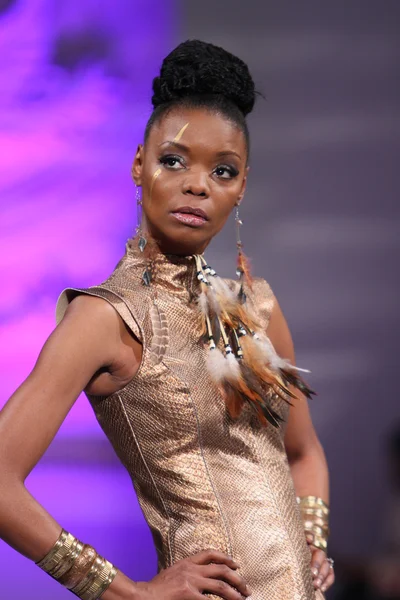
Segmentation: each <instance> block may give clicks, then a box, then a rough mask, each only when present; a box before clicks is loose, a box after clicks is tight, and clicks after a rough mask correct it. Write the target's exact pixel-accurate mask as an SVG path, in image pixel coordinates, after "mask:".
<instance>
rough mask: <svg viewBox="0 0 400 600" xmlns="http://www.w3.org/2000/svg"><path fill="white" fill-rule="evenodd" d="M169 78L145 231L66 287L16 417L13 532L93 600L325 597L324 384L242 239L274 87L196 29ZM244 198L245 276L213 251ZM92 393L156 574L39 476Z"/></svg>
mask: <svg viewBox="0 0 400 600" xmlns="http://www.w3.org/2000/svg"><path fill="white" fill-rule="evenodd" d="M153 91H154V95H153V99H152V101H153V105H154V112H153V114H152V116H151V118H150V120H149V122H148V124H147V127H146V131H145V141H144V145H140V146H139V147H138V150H137V153H136V156H135V159H134V164H133V168H132V175H133V178H134V181H135V183H136V185H137V186H139V187H141V188H142V194H141V199H140V196H139V197H138V202H139V205H140V206H141V207H142V210H143V215H142V220H141V224H140V227H139V228H138V232H137V235H136V237H135V238H134V239H132V240H130V241H129V243H128V244H127V249H126V253H125V256H124V257H123V258H122V260H121V261H120V262H119V264H118V265H117V267H116V269H115V270H114V272H113V273H112V275H111V276H110V277H109V278H108V279H107V281H106V282H104V283H103V284H101V285H99V286H96V287H92V288H88V289H85V290H78V289H68V290H65V291H64V292H63V294H62V295H61V297H60V299H59V302H58V306H57V317H58V322H59V324H58V327H57V328H56V329H55V331H54V332H53V333H52V335H51V336H50V338H49V339H48V340H47V342H46V344H45V346H44V348H43V350H42V352H41V354H40V356H39V359H38V361H37V364H36V366H35V368H34V370H33V372H32V373H31V374H30V376H29V377H28V378H27V380H26V381H25V382H24V383H23V384H22V385H21V387H20V388H19V389H18V390H17V391H16V392H15V394H14V395H13V396H12V398H11V399H10V400H9V402H8V403H7V404H6V406H5V408H4V409H3V411H2V413H1V418H0V438H1V440H2V446H1V455H0V460H1V463H2V482H1V485H2V489H1V500H0V535H1V537H2V538H3V539H4V540H5V541H6V542H7V543H9V544H10V545H11V546H13V547H14V548H15V549H17V550H18V551H19V552H21V553H22V554H24V555H25V556H27V557H29V558H30V559H32V560H34V561H35V562H36V563H37V564H38V565H39V566H40V567H41V568H43V569H44V570H45V571H46V572H48V573H49V574H50V575H51V576H52V577H54V578H55V579H57V580H58V581H59V582H60V583H61V584H63V585H65V586H66V587H67V588H68V589H70V590H71V591H73V593H75V595H77V596H79V597H80V598H85V599H90V600H92V599H95V598H99V597H100V596H101V597H102V598H104V600H114V599H115V600H117V599H125V598H126V599H128V598H129V599H132V600H133V599H135V600H136V599H138V600H156V599H163V600H192V599H196V598H201V597H202V596H203V595H204V594H206V595H208V596H209V597H212V598H224V599H226V600H236V599H239V598H242V597H243V596H244V597H251V598H252V599H253V600H266V599H268V600H271V599H274V598H276V599H277V600H278V599H279V600H285V599H304V600H306V599H307V600H309V599H311V598H314V597H321V596H322V592H323V591H325V590H326V589H327V588H328V587H329V586H330V585H332V583H333V580H334V574H333V569H332V562H333V561H331V559H328V558H327V556H326V553H325V550H326V538H327V535H328V523H327V521H328V512H329V509H328V505H327V502H328V472H327V467H326V462H325V458H324V453H323V450H322V449H321V446H320V444H319V442H318V439H317V436H316V434H315V431H314V429H313V426H312V423H311V419H310V415H309V412H308V407H307V400H306V397H307V396H309V395H310V394H311V393H312V392H311V390H309V388H308V387H307V385H306V384H305V382H304V381H303V380H302V379H301V377H300V376H299V371H298V370H297V369H296V367H295V366H294V352H293V345H292V341H291V336H290V332H289V329H288V326H287V324H286V321H285V318H284V316H283V314H282V312H281V310H280V308H279V304H278V301H277V299H276V297H275V296H274V294H273V293H272V291H271V289H270V287H269V286H268V284H267V283H266V281H264V280H261V279H252V278H251V276H250V273H249V270H248V266H247V262H246V259H245V257H244V255H243V253H242V249H241V242H240V235H239V229H240V224H241V221H240V217H239V215H238V206H239V204H240V203H241V201H242V198H243V196H244V192H245V187H246V179H247V174H248V154H249V135H248V129H247V125H246V121H245V116H246V115H247V114H248V113H249V112H250V111H251V110H252V108H253V105H254V100H255V92H254V84H253V81H252V78H251V76H250V74H249V71H248V68H247V66H246V65H245V64H244V63H243V62H242V61H241V60H240V59H238V58H236V57H235V56H233V55H231V54H230V53H228V52H226V51H225V50H223V49H222V48H218V47H216V46H213V45H211V44H206V43H203V42H199V41H190V42H185V43H183V44H181V45H180V46H178V47H177V48H176V49H175V50H174V51H173V52H172V53H171V54H170V55H169V56H168V57H167V58H166V59H165V60H164V62H163V65H162V69H161V74H160V77H157V78H156V79H155V80H154V82H153ZM232 210H235V211H236V222H237V227H238V276H239V281H238V282H233V281H226V280H222V279H220V278H219V277H218V276H217V275H216V274H215V272H214V271H213V270H212V269H211V267H209V266H208V265H207V264H206V263H205V259H204V256H203V252H204V250H205V248H206V247H207V245H208V244H209V242H210V241H211V239H212V238H213V237H214V236H215V235H216V234H217V233H218V232H219V231H220V229H221V228H222V227H223V225H224V224H225V221H226V220H227V218H228V215H229V214H230V213H231V211H232ZM266 332H267V333H268V336H267V335H266ZM280 357H285V359H288V360H283V359H282V358H280ZM82 390H85V392H86V394H87V396H88V398H89V400H90V402H91V404H92V406H93V409H94V411H95V413H96V416H97V419H98V421H99V423H100V425H101V426H102V428H103V429H104V431H105V433H106V435H107V436H108V438H109V440H110V441H111V443H112V445H113V446H114V448H115V450H116V452H117V454H118V456H119V458H120V459H121V461H122V463H123V464H124V465H125V467H126V468H127V469H128V471H129V473H130V475H131V476H132V479H133V482H134V485H135V488H136V492H137V494H138V498H139V500H140V503H141V506H142V509H143V511H144V514H145V516H146V519H147V521H148V523H149V526H150V528H151V531H152V534H153V538H154V542H155V545H156V549H157V553H158V560H159V572H158V574H157V575H156V577H154V579H152V580H151V581H150V582H133V581H131V580H130V579H129V578H128V577H126V576H125V575H124V574H123V573H121V572H120V571H119V570H118V569H117V568H116V567H114V565H112V564H111V563H109V562H108V561H107V560H106V559H104V558H103V557H101V556H99V555H98V554H97V553H96V551H95V549H93V548H92V547H91V546H89V545H85V544H83V543H81V542H80V541H79V540H77V539H76V538H75V537H74V536H73V535H72V534H70V533H68V532H66V531H64V530H61V527H60V525H59V524H58V523H56V522H55V520H54V519H53V518H52V517H51V516H50V515H49V514H48V513H47V512H46V511H45V510H44V509H43V508H42V507H41V506H40V505H39V504H38V503H37V502H36V501H35V499H34V498H32V497H31V496H30V494H29V493H28V492H27V490H26V489H25V487H24V480H25V478H26V477H27V475H28V474H29V472H30V471H31V469H32V468H33V467H34V466H35V464H36V463H37V462H38V460H39V459H40V457H41V456H42V454H43V453H44V451H45V450H46V448H47V447H48V445H49V444H50V442H51V440H52V439H53V437H54V436H55V434H56V433H57V430H58V428H59V427H60V425H61V423H62V421H63V420H64V418H65V416H66V414H67V413H68V411H69V410H70V408H71V406H72V405H73V403H74V402H75V400H76V398H77V397H78V395H79V393H80V392H81V391H82ZM55 398H56V399H57V401H55V400H54V399H55ZM296 495H297V502H296ZM303 521H304V523H303ZM60 530H61V531H60Z"/></svg>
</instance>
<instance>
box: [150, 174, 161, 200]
mask: <svg viewBox="0 0 400 600" xmlns="http://www.w3.org/2000/svg"><path fill="white" fill-rule="evenodd" d="M160 173H161V167H160V168H159V169H157V171H156V172H155V173H154V175H153V178H152V180H151V185H150V200H151V195H152V192H153V187H154V184H155V181H156V179H157V177H158V176H159V175H160Z"/></svg>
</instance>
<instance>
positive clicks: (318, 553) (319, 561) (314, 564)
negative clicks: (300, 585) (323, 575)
mask: <svg viewBox="0 0 400 600" xmlns="http://www.w3.org/2000/svg"><path fill="white" fill-rule="evenodd" d="M325 560H326V554H325V552H324V551H323V550H314V551H313V554H312V558H311V573H312V574H313V576H314V578H315V577H318V576H319V571H320V569H321V567H322V565H323V563H324V561H325Z"/></svg>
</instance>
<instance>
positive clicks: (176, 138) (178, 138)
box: [173, 123, 189, 142]
mask: <svg viewBox="0 0 400 600" xmlns="http://www.w3.org/2000/svg"><path fill="white" fill-rule="evenodd" d="M188 125H189V123H186V125H184V126H183V127H182V129H181V130H180V131H179V132H178V134H177V135H176V136H175V137H174V139H173V141H174V142H179V140H180V139H181V137H182V136H183V134H184V133H185V131H186V129H187V127H188Z"/></svg>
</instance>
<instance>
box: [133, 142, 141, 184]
mask: <svg viewBox="0 0 400 600" xmlns="http://www.w3.org/2000/svg"><path fill="white" fill-rule="evenodd" d="M142 169H143V145H142V144H139V145H138V147H137V150H136V154H135V158H134V159H133V164H132V170H131V173H132V179H133V181H134V182H135V183H136V185H142Z"/></svg>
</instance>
